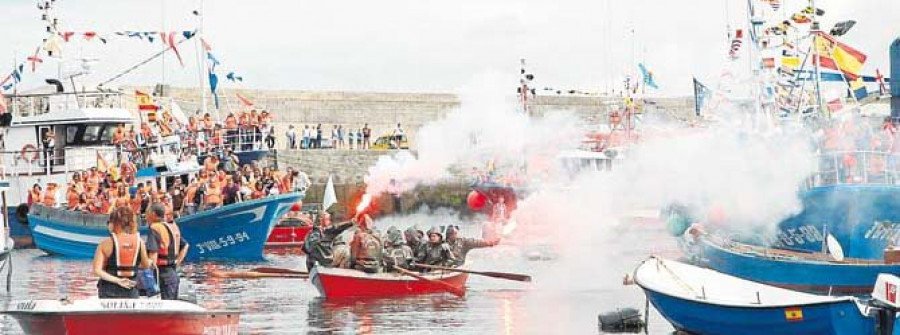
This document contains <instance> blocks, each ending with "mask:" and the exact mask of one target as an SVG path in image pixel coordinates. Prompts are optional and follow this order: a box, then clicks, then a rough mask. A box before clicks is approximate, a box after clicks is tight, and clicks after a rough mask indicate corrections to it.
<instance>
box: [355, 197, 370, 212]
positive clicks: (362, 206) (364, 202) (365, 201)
mask: <svg viewBox="0 0 900 335" xmlns="http://www.w3.org/2000/svg"><path fill="white" fill-rule="evenodd" d="M371 203H372V195H371V194H368V193H366V194H363V196H362V199H360V200H359V204H357V205H356V215H359V213H362V212H363V211H364V210H366V208H369V205H370V204H371Z"/></svg>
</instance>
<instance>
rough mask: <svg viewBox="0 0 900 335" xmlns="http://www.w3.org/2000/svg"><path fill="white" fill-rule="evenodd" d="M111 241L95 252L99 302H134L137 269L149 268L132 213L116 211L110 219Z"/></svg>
mask: <svg viewBox="0 0 900 335" xmlns="http://www.w3.org/2000/svg"><path fill="white" fill-rule="evenodd" d="M109 231H110V237H109V238H107V239H104V240H103V241H102V242H100V244H99V245H97V251H96V252H94V261H93V268H94V274H96V275H97V277H99V278H100V280H99V281H97V293H98V294H99V296H100V299H117V298H119V299H121V298H126V299H127V298H131V299H137V298H138V297H139V296H138V290H137V288H136V287H135V285H136V284H137V283H136V280H137V273H138V271H137V270H138V266H140V268H142V269H147V268H149V267H150V258H149V257H148V256H147V249H146V248H144V247H143V245H144V242H143V241H141V236H140V235H139V234H138V232H137V223H136V222H135V220H134V212H133V211H132V210H131V208H128V207H119V208H116V209H115V210H114V211H113V212H112V214H110V216H109Z"/></svg>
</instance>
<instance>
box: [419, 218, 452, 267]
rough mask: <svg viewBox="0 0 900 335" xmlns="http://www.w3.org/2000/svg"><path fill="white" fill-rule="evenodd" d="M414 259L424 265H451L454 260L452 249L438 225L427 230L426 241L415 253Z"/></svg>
mask: <svg viewBox="0 0 900 335" xmlns="http://www.w3.org/2000/svg"><path fill="white" fill-rule="evenodd" d="M416 261H418V262H419V263H421V264H425V265H437V266H451V265H453V264H454V263H455V262H456V259H455V258H454V257H453V251H451V250H450V246H449V245H447V242H444V236H443V234H441V230H440V228H438V227H434V228H431V229H429V230H428V243H425V244H424V246H422V247H421V248H420V249H419V251H418V254H417V255H416Z"/></svg>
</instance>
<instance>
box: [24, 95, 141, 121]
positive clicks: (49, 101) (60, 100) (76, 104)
mask: <svg viewBox="0 0 900 335" xmlns="http://www.w3.org/2000/svg"><path fill="white" fill-rule="evenodd" d="M124 106H125V104H124V102H123V94H122V93H119V92H70V93H53V94H32V95H19V96H11V97H10V108H11V110H12V113H13V115H17V116H21V117H28V116H36V115H41V114H46V113H49V112H52V111H64V110H68V109H77V108H124Z"/></svg>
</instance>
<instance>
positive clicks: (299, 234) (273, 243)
mask: <svg viewBox="0 0 900 335" xmlns="http://www.w3.org/2000/svg"><path fill="white" fill-rule="evenodd" d="M310 230H312V226H302V227H286V226H275V229H272V233H271V234H269V238H268V239H266V248H277V247H299V246H301V245H303V240H304V239H305V238H306V234H309V231H310Z"/></svg>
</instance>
